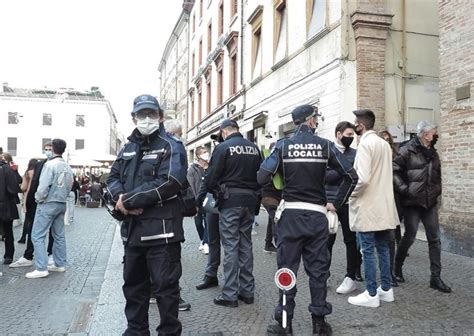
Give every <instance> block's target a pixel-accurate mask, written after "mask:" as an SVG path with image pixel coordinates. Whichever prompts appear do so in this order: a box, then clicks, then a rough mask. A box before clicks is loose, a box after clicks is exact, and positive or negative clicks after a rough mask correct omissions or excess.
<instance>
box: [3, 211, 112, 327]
mask: <svg viewBox="0 0 474 336" xmlns="http://www.w3.org/2000/svg"><path fill="white" fill-rule="evenodd" d="M115 227H116V222H115V221H114V220H112V219H111V218H110V216H109V215H108V214H107V213H106V211H105V210H104V209H100V208H99V209H89V208H79V207H78V208H76V214H75V223H74V224H73V225H70V226H66V245H67V257H68V265H67V269H66V272H65V273H51V274H50V275H49V276H48V277H47V278H44V279H26V278H25V273H27V272H30V271H32V270H33V269H34V266H31V267H21V268H9V267H8V266H6V265H1V266H0V267H1V268H3V270H0V271H3V276H1V277H0V312H1V313H0V335H65V334H67V333H70V334H74V333H81V332H85V331H86V330H87V329H88V327H89V325H88V321H89V320H90V318H89V317H88V314H89V315H90V312H91V311H93V309H94V308H95V303H96V302H97V299H98V297H99V294H100V289H101V286H102V283H103V279H104V273H105V270H106V267H107V261H108V259H109V255H110V247H111V245H112V241H113V235H114V232H115ZM14 235H15V260H16V259H18V258H19V257H21V256H22V255H23V252H24V250H25V247H26V246H25V245H23V244H18V243H16V241H17V240H18V239H19V238H20V236H21V226H19V227H16V228H15V229H14ZM0 253H1V256H3V253H4V244H2V243H0ZM1 260H3V259H1Z"/></svg>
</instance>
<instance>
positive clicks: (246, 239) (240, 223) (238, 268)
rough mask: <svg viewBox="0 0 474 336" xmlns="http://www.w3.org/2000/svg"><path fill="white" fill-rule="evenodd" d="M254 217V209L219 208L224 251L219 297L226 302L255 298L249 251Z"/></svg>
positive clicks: (250, 251)
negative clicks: (220, 294) (220, 293)
mask: <svg viewBox="0 0 474 336" xmlns="http://www.w3.org/2000/svg"><path fill="white" fill-rule="evenodd" d="M254 218H255V215H254V209H249V208H248V207H234V208H225V209H221V216H220V223H219V224H220V230H221V243H222V248H223V249H224V262H223V266H224V285H223V286H222V295H223V297H224V299H225V300H232V301H236V300H237V296H238V295H242V296H245V297H253V296H254V291H255V279H254V277H253V252H252V223H253V221H254Z"/></svg>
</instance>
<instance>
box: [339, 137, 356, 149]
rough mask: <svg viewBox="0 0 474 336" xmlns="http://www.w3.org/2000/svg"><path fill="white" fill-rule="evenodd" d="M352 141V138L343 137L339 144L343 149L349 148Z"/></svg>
mask: <svg viewBox="0 0 474 336" xmlns="http://www.w3.org/2000/svg"><path fill="white" fill-rule="evenodd" d="M352 141H354V137H346V136H343V137H342V138H341V143H342V144H343V145H344V147H346V148H349V147H350V146H351V144H352Z"/></svg>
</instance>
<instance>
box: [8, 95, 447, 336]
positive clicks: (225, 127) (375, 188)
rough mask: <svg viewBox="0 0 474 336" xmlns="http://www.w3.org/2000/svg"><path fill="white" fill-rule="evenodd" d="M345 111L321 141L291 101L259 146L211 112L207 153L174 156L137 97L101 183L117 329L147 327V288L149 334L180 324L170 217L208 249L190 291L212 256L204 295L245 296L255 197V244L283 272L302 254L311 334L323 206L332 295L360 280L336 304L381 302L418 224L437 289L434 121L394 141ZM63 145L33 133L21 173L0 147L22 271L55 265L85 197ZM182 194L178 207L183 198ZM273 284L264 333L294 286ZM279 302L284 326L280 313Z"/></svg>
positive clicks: (271, 329)
mask: <svg viewBox="0 0 474 336" xmlns="http://www.w3.org/2000/svg"><path fill="white" fill-rule="evenodd" d="M353 113H354V121H355V122H354V123H351V122H349V121H342V122H340V123H339V124H338V125H337V126H336V128H335V132H334V135H335V140H334V141H330V140H327V139H324V138H321V137H319V136H317V135H316V134H315V131H316V129H317V127H318V117H319V114H318V110H317V108H315V107H313V106H311V105H301V106H298V107H296V108H295V109H294V110H293V111H292V118H293V122H294V125H295V131H294V133H293V134H292V135H291V136H288V137H286V138H283V139H280V140H278V141H277V142H275V143H273V144H271V146H270V148H265V149H262V150H261V149H260V148H258V146H257V145H256V144H254V143H252V142H250V141H249V140H247V139H245V138H244V137H243V135H242V134H241V133H240V132H239V125H238V123H237V121H235V120H231V119H225V120H224V121H223V122H222V123H221V125H220V128H219V132H218V134H214V135H212V136H211V139H212V140H213V141H215V142H216V143H217V145H216V146H215V148H214V150H213V152H212V154H211V153H210V149H209V148H207V147H198V148H197V149H196V150H195V152H194V155H195V162H194V163H192V164H191V165H189V166H188V164H187V155H186V150H185V146H184V143H183V139H182V129H181V125H180V123H179V122H178V121H177V120H167V121H164V114H163V111H162V109H161V108H160V105H159V103H158V101H157V100H156V98H154V97H153V96H150V95H141V96H139V97H137V98H136V99H135V100H134V103H133V111H132V121H133V123H134V124H135V126H136V128H135V129H134V130H133V132H132V134H131V135H130V136H129V138H128V140H129V142H128V143H126V144H125V146H124V148H123V149H122V150H121V151H120V153H119V154H118V156H117V160H116V161H115V162H114V164H113V166H112V168H111V172H110V174H109V175H108V177H107V181H106V189H107V193H108V195H109V197H110V200H111V202H112V203H113V205H114V207H115V211H117V212H119V213H120V214H121V217H122V218H121V219H122V221H121V230H120V231H121V236H122V240H123V243H124V271H123V272H124V284H123V293H124V296H125V299H126V306H125V315H126V318H127V322H128V324H127V329H126V331H125V332H124V335H146V334H149V325H148V305H149V302H150V297H153V298H155V300H156V302H157V303H158V308H159V311H160V317H161V321H160V324H159V326H158V327H157V332H158V334H166V335H179V334H181V331H182V326H181V322H180V321H179V319H178V311H179V310H186V309H189V307H190V305H189V304H188V303H186V302H185V301H184V300H183V299H182V298H181V295H180V287H179V280H180V277H181V275H182V271H183V270H182V268H181V243H182V242H183V241H184V230H183V217H184V216H193V217H194V221H195V225H196V229H197V232H198V235H199V240H200V245H199V250H201V251H202V252H203V253H204V254H206V255H207V256H208V258H207V259H208V260H207V264H206V265H205V267H204V276H203V278H202V281H201V282H199V283H196V289H197V290H205V289H207V288H211V287H217V286H219V280H218V268H219V266H220V265H221V264H222V271H223V275H224V276H223V282H222V283H221V287H222V292H221V294H219V295H218V296H217V297H216V298H215V299H214V304H216V305H220V306H224V307H229V308H235V307H238V305H239V301H241V302H243V303H245V304H253V303H254V302H255V278H254V275H253V244H252V227H253V225H254V223H255V216H257V215H258V214H259V211H260V208H261V206H263V208H264V209H265V210H266V212H267V214H268V224H267V234H266V237H265V245H264V251H265V252H268V253H274V252H276V261H277V266H278V268H289V269H290V270H291V271H293V273H294V274H298V269H299V265H300V262H301V260H302V261H303V264H304V268H305V271H306V274H307V275H308V277H309V287H310V304H309V306H308V310H309V312H310V314H311V317H312V322H313V334H316V335H331V334H332V327H331V326H330V324H329V323H328V322H327V321H326V318H325V317H326V316H327V315H329V314H331V312H332V306H331V304H330V303H329V302H327V300H326V296H327V280H328V277H329V276H330V271H329V270H330V264H331V260H332V250H333V246H334V244H335V240H336V232H337V230H334V227H331V230H330V227H329V221H328V214H331V216H336V218H337V220H336V221H337V222H339V223H340V226H341V228H342V234H343V241H344V244H345V249H346V273H345V276H344V279H343V281H342V283H341V284H340V286H338V287H337V289H336V293H338V294H340V295H349V294H351V293H354V292H355V291H356V290H357V289H358V288H359V286H358V285H357V282H362V281H365V290H364V291H362V292H361V293H359V294H357V295H354V296H349V297H348V303H349V304H352V305H358V306H364V307H372V308H376V307H379V306H380V303H381V302H393V301H394V300H395V293H394V291H393V287H397V286H398V285H399V283H403V282H404V281H405V276H404V274H403V271H402V269H403V265H404V263H405V261H406V257H407V256H408V251H409V248H410V247H411V245H412V244H413V242H414V240H415V236H416V232H417V230H418V225H419V222H420V221H421V222H422V223H423V225H424V226H425V231H426V236H427V240H428V246H429V259H430V270H431V278H430V287H431V288H433V289H436V290H439V291H441V292H445V293H449V292H451V289H450V288H449V287H448V286H447V285H446V284H445V283H444V282H443V280H442V279H441V243H440V230H439V223H438V213H437V204H438V198H439V196H440V195H441V171H440V160H439V156H438V153H437V151H436V148H435V144H436V141H437V138H438V136H437V127H436V125H435V124H434V123H432V122H428V121H422V122H420V123H419V124H418V128H417V135H416V136H415V137H413V138H412V139H411V140H408V141H405V142H404V143H401V144H399V145H398V146H397V145H395V144H394V142H393V139H392V137H391V135H390V133H389V132H388V131H382V132H381V133H379V134H377V133H376V132H375V131H374V129H373V128H374V125H375V115H374V113H373V112H372V111H370V110H356V111H354V112H353ZM355 144H357V145H356V146H354V145H355ZM65 148H66V143H65V141H64V140H61V139H54V140H53V141H52V143H47V144H46V145H45V146H44V153H45V154H46V156H47V159H46V160H42V161H37V160H34V159H32V160H30V162H29V164H28V168H27V170H26V172H25V173H24V175H23V177H21V176H20V175H19V173H18V169H17V167H16V165H15V164H14V163H13V161H12V157H11V156H10V155H9V154H8V153H3V154H2V156H1V157H0V221H1V225H0V227H1V228H2V231H3V232H2V236H3V237H4V240H5V255H4V264H9V265H10V267H26V266H32V265H34V266H35V270H34V271H32V272H28V273H26V277H27V278H31V279H36V278H43V277H47V276H48V274H49V272H51V271H52V272H64V271H65V270H66V241H65V233H64V225H65V223H66V224H68V223H69V224H70V223H72V222H73V220H74V205H75V204H76V203H77V202H78V197H79V198H81V197H84V198H86V195H91V194H93V193H94V191H93V190H92V189H93V187H94V185H93V184H92V186H91V183H90V181H89V180H88V179H83V180H81V183H79V181H78V180H77V179H75V178H74V176H73V173H72V171H71V168H70V167H69V166H68V165H67V163H66V162H65V161H64V159H63V158H62V154H63V153H64V150H65ZM22 193H23V200H24V201H23V204H22V206H20V207H19V206H18V204H20V199H19V198H18V195H19V194H22ZM189 194H191V195H192V202H191V203H190V204H191V209H187V208H188V206H187V204H189V200H187V201H185V199H186V198H187V197H188V196H187V195H189ZM89 197H92V196H89ZM68 205H69V206H68ZM22 209H23V210H22ZM66 209H67V210H66ZM19 210H20V211H19ZM21 211H24V214H25V216H24V228H23V234H22V237H21V238H20V240H19V242H21V243H24V242H26V243H27V247H26V250H25V252H24V254H23V256H22V257H21V258H19V259H18V260H17V261H15V262H13V257H14V238H13V231H12V226H13V224H12V223H13V221H14V220H15V219H18V218H19V213H20V212H21ZM332 222H333V221H332ZM402 222H403V224H404V226H405V231H404V234H403V236H402V235H401V229H400V223H402ZM48 233H49V239H48V240H49V246H48V248H46V244H45V242H46V237H47V236H48ZM221 248H222V250H223V251H224V258H223V260H221ZM33 254H34V256H35V258H33ZM48 255H49V257H48ZM377 260H378V262H377ZM361 268H362V269H363V272H362V271H361ZM377 268H378V269H379V272H380V282H377ZM285 294H286V299H285V301H286V302H283V301H284V300H283V292H282V291H280V297H279V301H278V302H277V304H276V308H275V313H274V320H275V321H274V323H272V324H270V325H269V326H268V329H267V333H268V335H286V334H291V333H292V319H293V317H294V309H295V305H296V301H295V298H296V287H294V288H292V289H289V290H287V291H286V293H285ZM284 311H285V312H286V316H287V318H288V321H287V323H283V316H284V315H285V314H284V313H283V312H284Z"/></svg>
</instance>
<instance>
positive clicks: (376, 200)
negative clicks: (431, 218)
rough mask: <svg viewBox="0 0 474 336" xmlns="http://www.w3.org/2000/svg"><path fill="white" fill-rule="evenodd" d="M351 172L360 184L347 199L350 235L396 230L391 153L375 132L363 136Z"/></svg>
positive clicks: (396, 220)
mask: <svg viewBox="0 0 474 336" xmlns="http://www.w3.org/2000/svg"><path fill="white" fill-rule="evenodd" d="M354 169H355V170H356V172H357V175H359V181H358V182H357V185H356V187H355V189H354V191H353V192H352V195H351V197H350V198H349V223H350V228H351V230H352V231H356V232H371V231H382V230H388V229H395V227H396V226H397V225H398V224H399V221H398V215H397V209H396V206H395V199H394V196H393V170H392V169H393V168H392V150H391V148H390V146H389V144H388V143H387V142H386V141H385V140H383V139H382V138H380V137H379V136H378V135H377V134H376V133H375V132H374V131H368V132H366V133H364V134H363V135H362V137H361V139H360V143H359V146H358V147H357V154H356V157H355V161H354Z"/></svg>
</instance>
